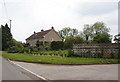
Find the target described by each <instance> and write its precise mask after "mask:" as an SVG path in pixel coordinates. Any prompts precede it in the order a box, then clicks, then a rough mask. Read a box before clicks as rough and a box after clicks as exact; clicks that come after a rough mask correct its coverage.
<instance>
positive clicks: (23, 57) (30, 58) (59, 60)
mask: <svg viewBox="0 0 120 82" xmlns="http://www.w3.org/2000/svg"><path fill="white" fill-rule="evenodd" d="M2 56H3V57H5V58H7V59H11V60H19V61H27V62H40V63H52V64H95V63H96V64H101V63H102V64H103V63H118V61H119V59H104V58H80V57H55V56H34V55H30V54H19V53H6V52H3V53H2Z"/></svg>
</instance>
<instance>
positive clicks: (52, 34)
mask: <svg viewBox="0 0 120 82" xmlns="http://www.w3.org/2000/svg"><path fill="white" fill-rule="evenodd" d="M44 41H48V42H52V41H62V39H61V37H60V36H59V35H58V34H57V33H56V32H55V31H54V30H51V31H50V32H49V33H48V34H46V35H45V38H44Z"/></svg>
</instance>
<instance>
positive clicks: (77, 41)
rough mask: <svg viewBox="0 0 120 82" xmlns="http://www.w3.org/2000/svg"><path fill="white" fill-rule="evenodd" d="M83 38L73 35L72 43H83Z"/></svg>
mask: <svg viewBox="0 0 120 82" xmlns="http://www.w3.org/2000/svg"><path fill="white" fill-rule="evenodd" d="M84 41H85V40H84V39H83V38H82V37H75V38H74V44H81V43H84Z"/></svg>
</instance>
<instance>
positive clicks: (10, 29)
mask: <svg viewBox="0 0 120 82" xmlns="http://www.w3.org/2000/svg"><path fill="white" fill-rule="evenodd" d="M11 22H12V20H11V19H10V32H11Z"/></svg>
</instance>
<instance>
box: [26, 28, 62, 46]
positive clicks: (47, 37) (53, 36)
mask: <svg viewBox="0 0 120 82" xmlns="http://www.w3.org/2000/svg"><path fill="white" fill-rule="evenodd" d="M52 41H62V38H61V37H60V36H59V35H58V33H57V32H56V31H55V30H54V27H52V28H51V29H49V30H45V31H44V30H41V32H37V33H35V32H34V34H32V35H31V36H30V37H28V38H27V39H26V43H27V44H29V45H30V46H36V44H38V45H44V44H45V43H49V42H52Z"/></svg>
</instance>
